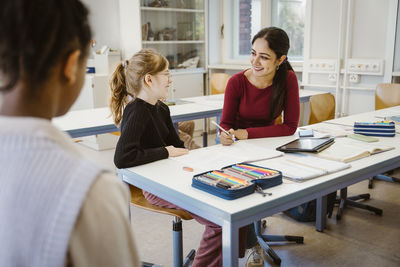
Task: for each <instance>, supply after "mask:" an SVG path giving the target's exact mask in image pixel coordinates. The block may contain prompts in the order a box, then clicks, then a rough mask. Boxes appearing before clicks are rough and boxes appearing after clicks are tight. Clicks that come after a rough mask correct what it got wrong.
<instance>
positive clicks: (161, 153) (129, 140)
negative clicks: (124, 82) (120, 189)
mask: <svg viewBox="0 0 400 267" xmlns="http://www.w3.org/2000/svg"><path fill="white" fill-rule="evenodd" d="M170 145H172V146H175V147H181V148H183V147H184V145H183V142H182V141H181V140H180V139H179V136H178V134H177V133H176V131H175V128H174V126H173V124H172V120H171V116H170V111H169V108H168V106H167V105H166V104H164V103H162V102H161V101H158V102H157V103H156V104H155V105H152V104H150V103H147V102H146V101H144V100H142V99H140V98H136V99H135V100H134V101H132V102H131V103H129V104H128V105H127V106H126V107H125V110H124V114H123V116H122V122H121V136H120V138H119V140H118V143H117V147H116V149H115V155H114V163H115V166H117V168H129V167H134V166H138V165H142V164H146V163H150V162H153V161H156V160H160V159H165V158H168V151H167V149H166V148H165V147H166V146H170Z"/></svg>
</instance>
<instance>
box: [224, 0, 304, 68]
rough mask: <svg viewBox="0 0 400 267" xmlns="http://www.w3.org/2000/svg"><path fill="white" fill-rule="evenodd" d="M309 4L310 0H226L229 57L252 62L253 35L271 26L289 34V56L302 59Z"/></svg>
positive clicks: (226, 55) (226, 46) (226, 44)
mask: <svg viewBox="0 0 400 267" xmlns="http://www.w3.org/2000/svg"><path fill="white" fill-rule="evenodd" d="M305 4H306V0H225V7H224V9H225V19H224V21H225V24H226V25H225V26H226V27H225V29H226V30H227V32H226V41H225V42H226V43H225V48H226V51H225V52H226V54H225V60H226V61H242V62H244V61H248V58H249V55H250V51H251V38H252V37H253V36H254V35H255V34H256V33H257V32H258V31H259V30H261V29H262V28H263V27H267V26H270V25H271V26H276V27H279V28H282V29H284V30H285V31H286V32H287V34H288V35H289V38H290V47H291V48H290V50H289V55H288V57H289V59H290V60H291V61H302V60H303V43H304V22H305ZM263 11H265V12H263Z"/></svg>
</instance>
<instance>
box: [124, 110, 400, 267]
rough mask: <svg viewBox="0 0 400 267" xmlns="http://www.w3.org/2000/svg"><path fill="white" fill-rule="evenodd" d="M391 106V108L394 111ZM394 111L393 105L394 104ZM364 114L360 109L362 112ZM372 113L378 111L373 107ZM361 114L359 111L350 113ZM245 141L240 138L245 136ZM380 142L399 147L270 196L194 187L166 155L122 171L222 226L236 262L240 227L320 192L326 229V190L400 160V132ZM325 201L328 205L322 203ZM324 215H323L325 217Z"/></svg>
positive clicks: (263, 142) (227, 253) (227, 254)
mask: <svg viewBox="0 0 400 267" xmlns="http://www.w3.org/2000/svg"><path fill="white" fill-rule="evenodd" d="M390 111H391V110H387V112H390ZM392 111H393V110H392ZM360 116H361V117H362V116H365V114H361V115H359V117H360ZM368 116H374V113H373V112H371V113H370V114H369V115H368ZM347 119H348V120H350V119H351V120H353V121H355V120H358V117H357V115H355V116H351V118H347ZM295 138H296V137H295V136H286V137H277V138H263V139H253V140H247V141H246V142H248V143H252V144H257V145H260V146H265V147H269V148H276V147H278V146H279V145H282V144H284V143H286V142H289V141H290V140H293V139H295ZM241 142H242V141H241ZM380 143H381V144H382V145H391V146H395V147H396V149H394V150H391V151H387V152H384V153H380V154H376V155H373V156H371V157H367V158H363V159H360V160H357V161H354V162H352V163H351V165H352V167H351V168H349V169H346V170H342V171H340V172H337V173H333V174H329V175H325V176H321V177H319V178H315V179H312V180H309V181H306V182H303V183H283V184H282V185H279V186H276V187H274V188H270V189H267V190H266V191H268V192H270V193H272V196H267V197H262V196H261V195H260V194H252V195H249V196H246V197H242V198H240V199H237V200H231V201H228V200H224V199H222V198H218V197H216V196H213V195H211V194H208V193H206V192H203V191H200V190H197V189H195V188H192V187H191V179H192V176H193V173H188V172H186V171H183V170H182V167H183V166H182V165H181V164H180V163H179V162H177V161H174V160H171V159H165V160H161V161H157V162H153V163H149V164H145V165H142V166H138V167H134V168H128V169H121V170H119V173H120V175H121V176H122V178H123V179H124V181H126V182H127V183H129V184H133V185H135V186H137V187H139V188H142V189H144V190H146V191H149V192H151V193H153V194H155V195H157V196H159V197H161V198H163V199H165V200H167V201H170V202H172V203H174V204H176V205H178V206H180V207H182V208H183V209H186V210H188V211H190V212H193V213H195V214H197V215H199V216H202V217H204V218H205V219H207V220H209V221H212V222H214V223H216V224H218V225H221V226H222V232H223V265H224V266H237V265H238V261H237V258H238V229H239V228H240V227H242V226H244V225H248V224H250V223H252V222H254V221H256V220H259V219H262V218H265V217H268V216H271V215H273V214H276V213H278V212H281V211H283V210H286V209H288V208H291V207H294V206H296V205H299V204H301V203H304V202H306V201H310V200H312V199H315V198H317V211H318V213H317V217H319V218H317V220H318V221H317V224H318V225H317V228H319V229H318V230H320V231H322V230H323V227H324V224H325V220H326V216H321V214H326V212H325V213H324V210H325V209H326V197H325V196H326V195H327V194H328V193H331V192H333V191H335V190H339V189H341V188H344V187H347V186H349V185H351V184H354V183H357V182H359V181H361V180H364V179H368V178H369V177H371V176H373V175H376V174H379V173H382V172H385V171H388V170H390V169H393V168H396V167H399V166H400V137H399V136H396V137H394V138H380ZM324 204H325V205H324ZM321 217H322V218H321Z"/></svg>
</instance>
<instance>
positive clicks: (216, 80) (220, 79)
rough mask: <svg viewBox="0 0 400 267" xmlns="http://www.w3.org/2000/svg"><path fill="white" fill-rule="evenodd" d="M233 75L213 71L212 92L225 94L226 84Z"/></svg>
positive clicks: (213, 93)
mask: <svg viewBox="0 0 400 267" xmlns="http://www.w3.org/2000/svg"><path fill="white" fill-rule="evenodd" d="M230 78H231V76H230V75H229V74H227V73H213V74H212V75H211V82H210V84H211V94H212V95H216V94H223V93H225V89H226V85H227V84H228V80H229V79H230Z"/></svg>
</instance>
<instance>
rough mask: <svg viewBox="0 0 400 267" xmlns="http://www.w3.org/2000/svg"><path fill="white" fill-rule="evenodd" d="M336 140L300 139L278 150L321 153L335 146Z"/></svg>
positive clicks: (326, 138)
mask: <svg viewBox="0 0 400 267" xmlns="http://www.w3.org/2000/svg"><path fill="white" fill-rule="evenodd" d="M334 140H335V139H334V138H331V137H325V138H299V139H296V140H294V141H292V142H289V143H287V144H284V145H282V146H280V147H277V148H276V150H279V151H282V152H314V153H316V152H319V151H322V150H324V149H325V148H327V147H328V146H330V145H331V144H333V142H334Z"/></svg>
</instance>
